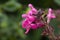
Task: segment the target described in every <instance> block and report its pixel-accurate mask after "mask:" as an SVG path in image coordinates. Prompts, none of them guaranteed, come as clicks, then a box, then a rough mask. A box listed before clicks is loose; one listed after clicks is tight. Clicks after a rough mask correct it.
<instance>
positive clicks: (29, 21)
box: [22, 4, 43, 34]
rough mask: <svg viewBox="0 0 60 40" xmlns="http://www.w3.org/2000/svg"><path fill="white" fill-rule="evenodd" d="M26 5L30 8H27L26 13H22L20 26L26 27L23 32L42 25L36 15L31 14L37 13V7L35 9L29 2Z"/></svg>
mask: <svg viewBox="0 0 60 40" xmlns="http://www.w3.org/2000/svg"><path fill="white" fill-rule="evenodd" d="M28 7H29V8H30V9H31V10H29V11H28V13H27V14H22V18H25V19H24V20H23V21H22V28H24V29H26V32H25V34H27V33H28V32H29V30H30V29H37V28H38V27H42V26H43V24H42V23H41V22H40V20H38V18H37V16H34V15H33V14H37V12H38V11H37V9H35V8H34V7H33V5H32V4H29V5H28Z"/></svg>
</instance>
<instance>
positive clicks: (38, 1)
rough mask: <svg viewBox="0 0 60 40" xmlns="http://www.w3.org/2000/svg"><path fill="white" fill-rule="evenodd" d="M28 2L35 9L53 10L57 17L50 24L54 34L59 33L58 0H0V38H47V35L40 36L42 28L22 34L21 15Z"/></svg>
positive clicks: (42, 39) (59, 4) (9, 39)
mask: <svg viewBox="0 0 60 40" xmlns="http://www.w3.org/2000/svg"><path fill="white" fill-rule="evenodd" d="M29 3H31V4H33V5H34V6H35V8H37V9H39V8H43V9H47V8H52V9H53V10H55V14H56V17H57V18H56V19H53V20H52V21H51V23H50V25H51V26H53V27H54V29H55V31H54V32H55V34H56V35H58V34H59V35H60V0H0V40H49V39H48V37H47V36H41V33H42V31H43V29H42V28H40V29H37V30H30V32H29V33H28V34H27V35H26V34H24V32H25V29H23V28H22V26H21V22H22V20H23V19H22V17H21V15H22V14H23V13H25V11H26V9H27V8H28V4H29Z"/></svg>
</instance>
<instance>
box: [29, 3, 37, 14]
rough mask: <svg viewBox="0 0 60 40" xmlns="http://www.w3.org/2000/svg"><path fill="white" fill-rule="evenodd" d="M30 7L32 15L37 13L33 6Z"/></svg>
mask: <svg viewBox="0 0 60 40" xmlns="http://www.w3.org/2000/svg"><path fill="white" fill-rule="evenodd" d="M28 7H29V8H30V9H31V12H32V14H36V13H37V9H35V8H34V7H33V5H32V4H29V5H28Z"/></svg>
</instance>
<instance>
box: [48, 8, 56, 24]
mask: <svg viewBox="0 0 60 40" xmlns="http://www.w3.org/2000/svg"><path fill="white" fill-rule="evenodd" d="M52 18H56V16H55V15H54V14H53V13H52V9H51V8H49V10H48V14H47V23H49V22H50V20H51V19H52Z"/></svg>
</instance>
